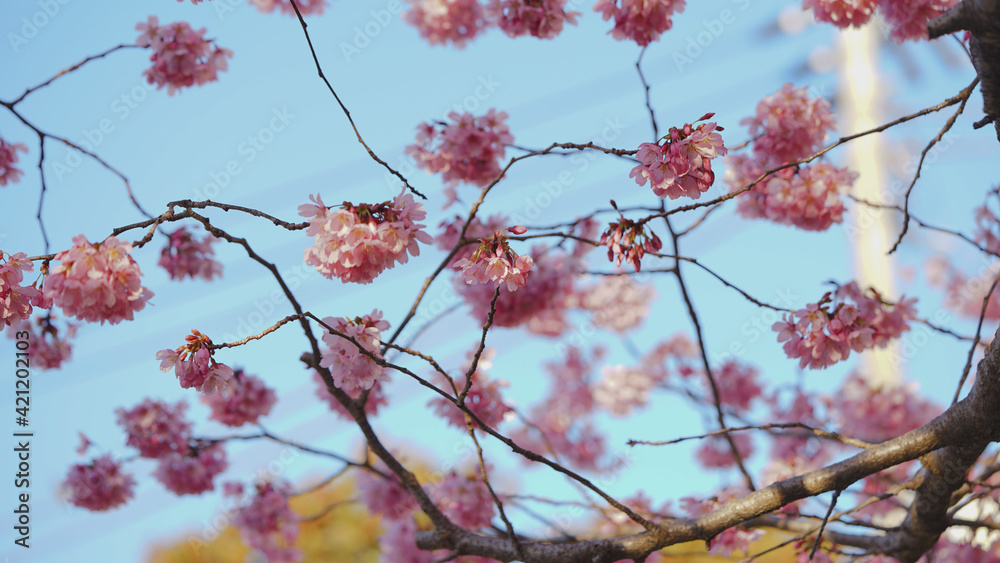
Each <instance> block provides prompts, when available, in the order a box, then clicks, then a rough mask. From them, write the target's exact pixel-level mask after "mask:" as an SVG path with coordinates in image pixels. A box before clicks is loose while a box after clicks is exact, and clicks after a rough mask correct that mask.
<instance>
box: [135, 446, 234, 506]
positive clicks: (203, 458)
mask: <svg viewBox="0 0 1000 563" xmlns="http://www.w3.org/2000/svg"><path fill="white" fill-rule="evenodd" d="M158 459H159V464H158V465H157V467H156V471H154V472H153V476H154V477H156V480H157V481H159V482H160V483H163V486H164V487H166V488H167V490H168V491H170V492H172V493H174V494H176V495H200V494H201V493H204V492H205V491H211V490H214V489H215V484H214V483H212V480H213V479H214V478H215V476H216V475H218V474H219V473H222V472H223V471H225V470H226V467H228V466H229V463H228V462H227V461H226V450H224V449H223V448H222V443H221V442H216V443H214V444H210V445H199V446H197V447H193V448H190V449H189V450H188V451H186V452H183V453H182V452H170V453H168V454H165V455H163V456H160V457H159V458H158Z"/></svg>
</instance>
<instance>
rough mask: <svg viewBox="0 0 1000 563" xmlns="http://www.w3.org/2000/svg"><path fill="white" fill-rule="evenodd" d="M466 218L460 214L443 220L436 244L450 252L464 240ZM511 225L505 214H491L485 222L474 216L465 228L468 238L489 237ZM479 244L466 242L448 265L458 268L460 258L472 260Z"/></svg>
mask: <svg viewBox="0 0 1000 563" xmlns="http://www.w3.org/2000/svg"><path fill="white" fill-rule="evenodd" d="M465 221H466V218H465V217H462V216H460V215H456V216H455V217H453V218H452V219H446V220H444V221H441V224H440V226H439V228H440V229H441V232H440V233H439V234H438V235H437V236H436V237H435V241H436V242H435V244H436V246H437V247H438V248H439V249H441V250H443V251H445V252H450V251H451V249H453V248H455V246H457V245H458V243H459V241H461V240H462V237H461V234H462V225H464V224H465ZM509 225H510V220H509V219H508V218H507V217H506V216H504V215H490V216H489V217H487V218H486V221H485V222H483V221H482V220H480V218H479V217H478V216H476V217H473V218H472V221H471V222H470V223H469V226H468V228H467V229H466V230H465V238H466V239H471V240H475V239H483V238H489V237H490V236H491V235H493V234H494V233H495V232H497V231H503V230H505V229H507V227H508V226H509ZM478 248H479V246H478V245H477V244H466V245H464V246H462V247H461V248H459V249H458V251H457V252H456V253H455V255H454V256H452V258H451V260H450V261H449V262H448V267H450V268H452V269H454V270H458V269H459V268H457V267H456V266H455V265H456V264H457V263H458V261H459V260H462V259H463V258H464V259H467V260H471V259H472V255H473V254H474V253H475V251H476V249H478Z"/></svg>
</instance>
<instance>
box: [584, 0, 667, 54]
mask: <svg viewBox="0 0 1000 563" xmlns="http://www.w3.org/2000/svg"><path fill="white" fill-rule="evenodd" d="M618 4H619V2H618V0H598V2H597V3H596V4H594V11H595V12H600V13H601V16H602V17H603V18H604V20H605V21H607V20H609V19H611V18H612V17H614V18H615V27H614V29H612V30H611V31H609V32H608V33H610V34H611V36H612V37H614V38H615V39H617V40H619V41H621V40H624V39H631V40H632V41H635V42H636V43H638V44H639V46H640V47H645V46H646V45H649V44H650V43H652V42H653V41H656V40H657V39H659V38H660V35H662V34H663V32H664V31H667V30H669V29H670V28H671V27H673V25H674V22H673V21H672V20H671V19H670V18H671V17H672V16H673V15H674V14H679V13H680V12H683V11H684V0H642V1H634V0H621V6H619V5H618Z"/></svg>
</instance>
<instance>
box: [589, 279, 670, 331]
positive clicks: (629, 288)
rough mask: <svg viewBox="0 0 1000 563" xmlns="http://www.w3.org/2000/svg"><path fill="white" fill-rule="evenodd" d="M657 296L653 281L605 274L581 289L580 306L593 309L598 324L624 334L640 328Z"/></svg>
mask: <svg viewBox="0 0 1000 563" xmlns="http://www.w3.org/2000/svg"><path fill="white" fill-rule="evenodd" d="M654 299H656V290H655V289H653V286H652V285H650V284H640V283H636V282H635V280H633V279H632V277H631V276H628V275H625V274H622V275H618V276H601V278H600V279H599V280H598V281H597V283H596V284H594V285H592V286H590V287H587V288H584V289H582V290H580V292H579V296H578V300H579V306H580V308H582V309H586V310H587V311H590V312H592V313H593V316H592V317H591V318H590V319H591V321H592V322H593V323H594V325H595V326H599V327H601V328H604V329H606V330H610V331H612V332H616V333H618V334H621V335H624V334H626V333H627V332H628V331H630V330H633V329H636V328H638V327H639V326H641V325H642V323H643V321H645V320H646V317H647V316H648V315H649V305H650V303H652V302H653V300H654Z"/></svg>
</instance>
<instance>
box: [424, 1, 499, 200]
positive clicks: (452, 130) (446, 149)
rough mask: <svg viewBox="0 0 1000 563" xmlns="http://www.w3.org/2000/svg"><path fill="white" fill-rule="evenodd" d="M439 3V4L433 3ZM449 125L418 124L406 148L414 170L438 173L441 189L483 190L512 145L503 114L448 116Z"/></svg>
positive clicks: (451, 114) (466, 113)
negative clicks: (412, 141) (414, 141)
mask: <svg viewBox="0 0 1000 563" xmlns="http://www.w3.org/2000/svg"><path fill="white" fill-rule="evenodd" d="M435 1H440V0H435ZM448 119H450V120H451V123H444V122H436V123H433V124H431V123H421V124H420V125H418V126H417V144H414V145H409V146H408V147H406V154H408V155H410V156H411V157H412V158H413V159H414V160H415V161H416V163H417V166H418V167H420V168H422V169H424V170H426V171H428V172H430V173H432V174H435V173H438V172H441V173H442V179H443V180H444V183H445V185H447V186H455V185H457V184H458V183H459V182H465V183H468V184H473V185H476V186H479V187H483V186H486V185H488V184H490V183H491V182H493V181H494V180H496V179H497V177H498V176H499V175H500V159H502V158H503V157H504V151H505V148H504V147H505V146H506V145H510V144H512V143H513V142H514V136H513V135H511V134H510V129H509V128H508V127H507V125H506V123H504V122H505V121H506V120H507V113H506V112H503V111H501V112H498V111H496V110H495V109H493V108H490V110H489V111H488V112H486V114H485V115H482V116H479V117H475V116H473V115H472V114H471V113H468V112H465V113H463V114H459V113H458V112H454V111H453V112H451V113H449V114H448Z"/></svg>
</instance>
